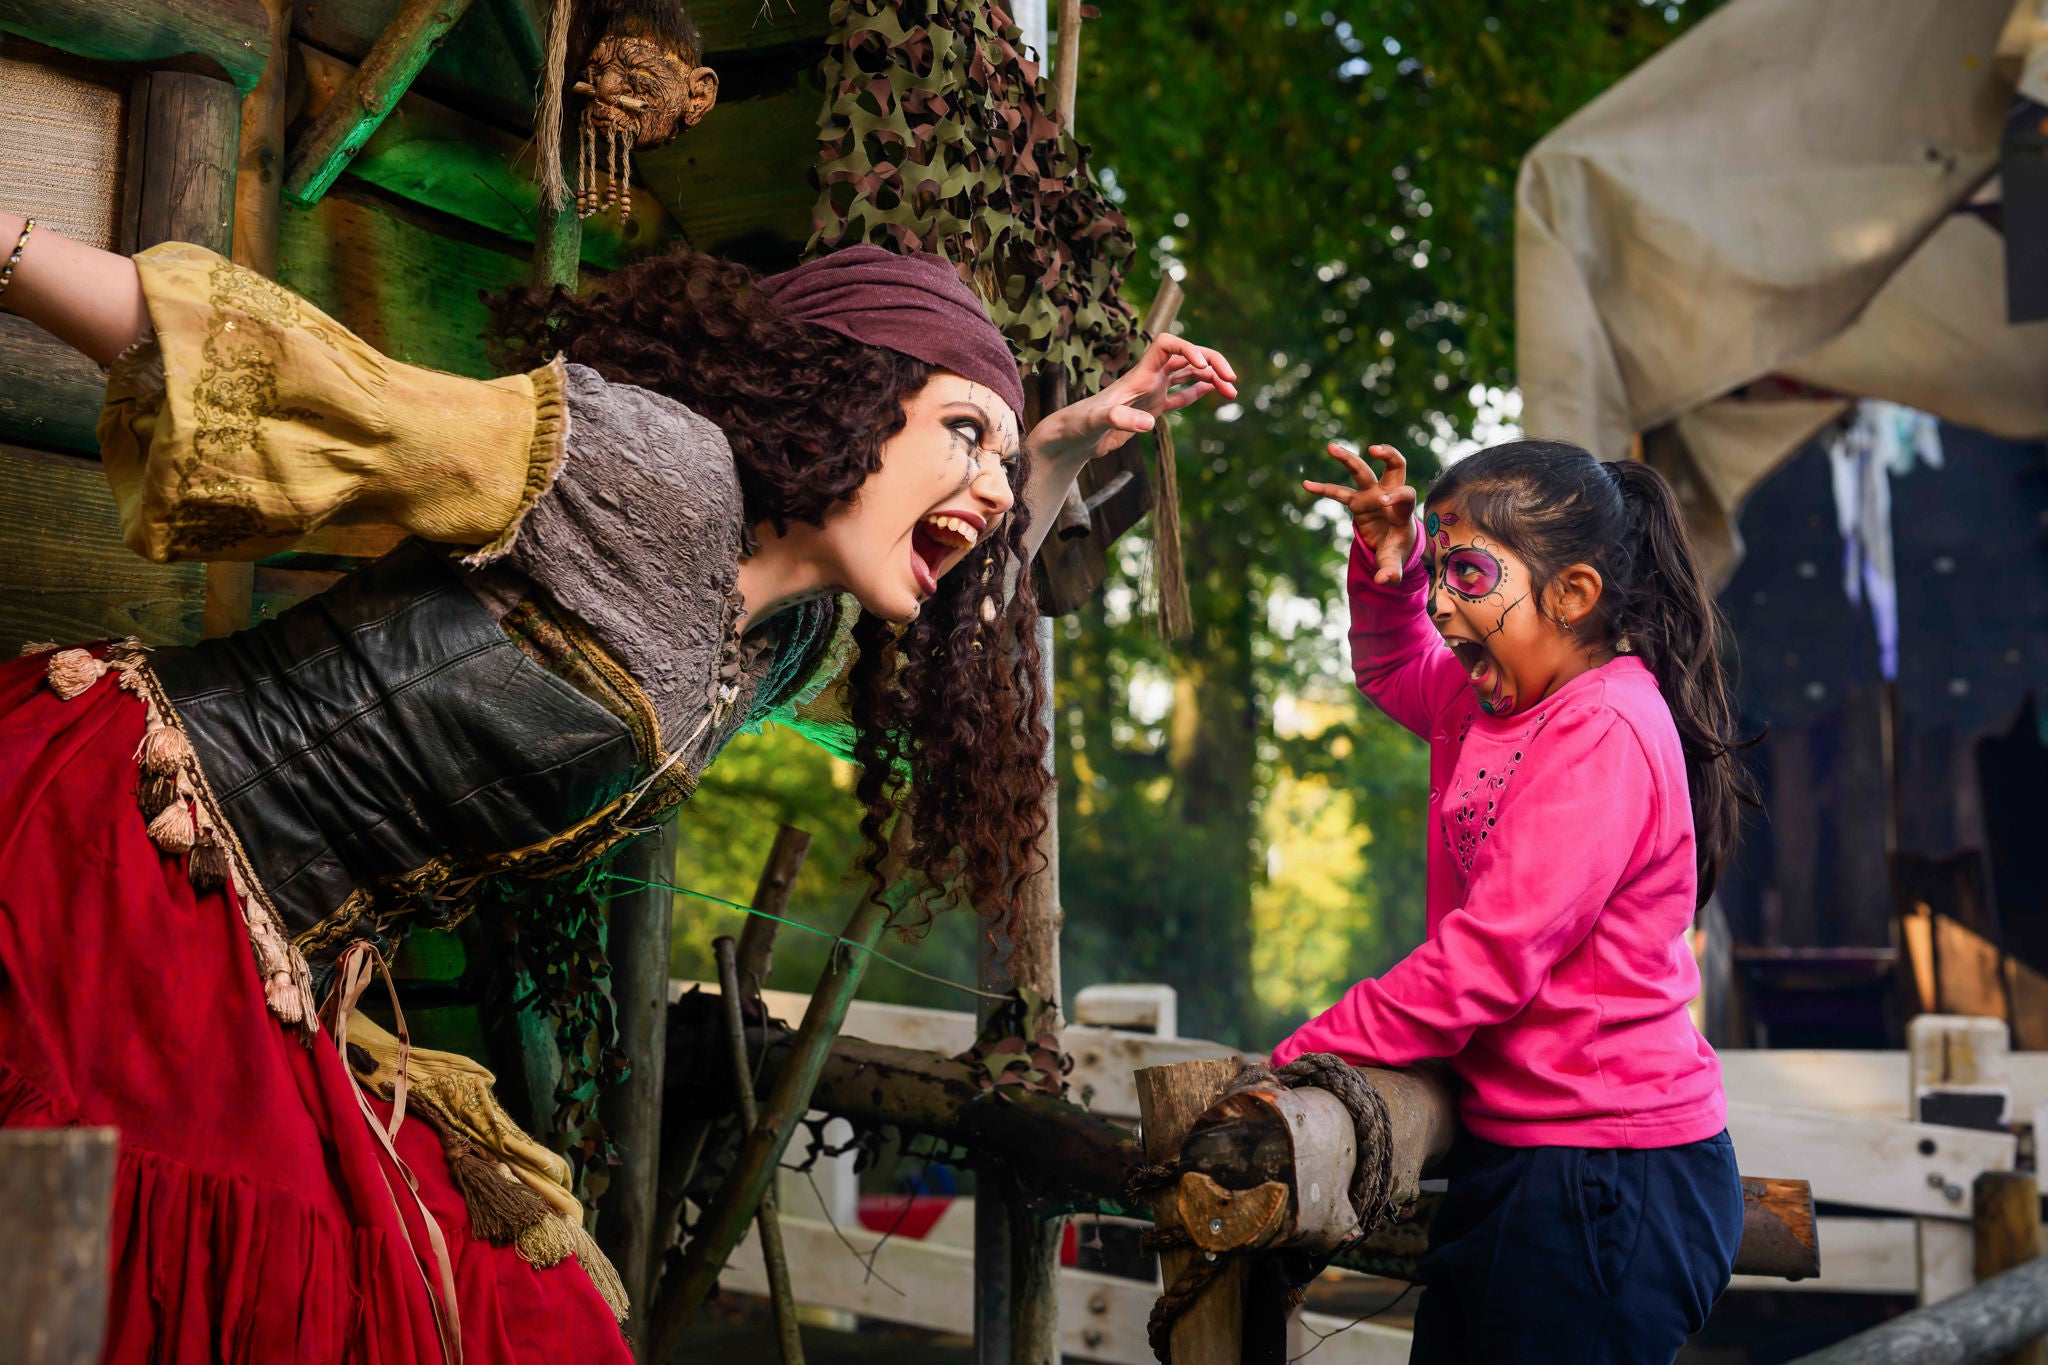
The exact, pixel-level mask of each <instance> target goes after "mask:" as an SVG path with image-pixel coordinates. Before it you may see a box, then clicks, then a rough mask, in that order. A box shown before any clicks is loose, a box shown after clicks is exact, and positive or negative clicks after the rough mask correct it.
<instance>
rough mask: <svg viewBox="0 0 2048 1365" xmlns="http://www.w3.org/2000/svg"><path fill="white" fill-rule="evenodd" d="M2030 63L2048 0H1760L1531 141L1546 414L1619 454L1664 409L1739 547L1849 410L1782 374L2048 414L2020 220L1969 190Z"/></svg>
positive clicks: (1538, 398) (1519, 273) (2043, 56)
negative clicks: (2019, 271) (1760, 394)
mask: <svg viewBox="0 0 2048 1365" xmlns="http://www.w3.org/2000/svg"><path fill="white" fill-rule="evenodd" d="M2016 85H2018V86H2020V87H2021V88H2027V89H2029V90H2037V91H2038V97H2040V98H2044V99H2048V0H2022V3H2021V4H2020V5H2018V6H2017V7H2016V6H2015V5H2014V3H2013V0H1732V3H1730V4H1729V5H1727V6H1726V7H1725V8H1723V9H1721V10H1719V11H1717V12H1716V13H1714V14H1712V15H1710V16H1709V17H1708V18H1706V19H1704V20H1703V21H1701V22H1700V24H1699V25H1698V26H1697V27H1695V28H1694V29H1693V30H1692V31H1691V32H1689V33H1687V34H1686V35H1685V36H1684V37H1683V38H1681V39H1679V40H1678V41H1677V42H1674V43H1673V44H1671V46H1669V47H1668V48H1666V49H1665V50H1664V51H1663V52H1661V53H1659V54H1658V55H1657V56H1656V57H1654V58H1652V59H1651V60H1650V61H1648V62H1646V63H1645V64H1644V65H1643V66H1642V67H1640V68H1638V69H1637V70H1636V71H1634V72H1632V73H1630V75H1629V76H1628V77H1627V78H1626V79H1624V80H1623V81H1621V82H1620V83H1619V84H1618V85H1616V86H1615V87H1614V88H1613V89H1611V90H1609V91H1608V92H1607V93H1606V94H1604V95H1602V96H1601V97H1600V98H1599V99H1597V100H1595V101H1594V102H1593V103H1592V104H1590V105H1588V106H1587V107H1586V108H1584V109H1582V110H1580V111H1579V112H1578V113H1577V114H1575V115H1573V116H1572V117H1571V118H1570V119H1568V120H1566V121H1565V122H1564V123H1563V124H1562V125H1560V126H1559V127H1558V128H1557V129H1556V130H1555V131H1553V132H1552V133H1551V134H1550V135H1549V136H1548V137H1546V138H1544V139H1543V140H1542V142H1540V143H1539V144H1538V145H1537V146H1536V148H1535V150H1534V151H1532V152H1531V153H1530V154H1529V157H1528V159H1527V160H1526V161H1525V162H1524V163H1523V166H1522V170H1521V176H1520V180H1519V182H1518V184H1517V187H1516V197H1517V213H1516V238H1515V269H1516V281H1515V286H1516V298H1515V312H1516V328H1517V353H1518V354H1517V359H1518V362H1519V369H1520V377H1521V386H1522V398H1523V409H1522V426H1523V428H1524V429H1525V430H1526V431H1528V432H1529V433H1530V434H1531V435H1539V436H1561V437H1565V438H1567V439H1570V440H1574V441H1577V442H1579V443H1580V444H1582V445H1585V446H1586V447H1588V448H1589V449H1591V450H1593V451H1594V452H1595V453H1597V454H1599V455H1600V456H1601V457H1603V458H1606V459H1620V458H1623V457H1625V456H1627V455H1628V454H1629V453H1630V451H1631V449H1632V447H1633V446H1634V443H1635V441H1636V438H1637V436H1638V434H1639V433H1650V432H1657V431H1659V429H1660V428H1661V429H1663V431H1662V433H1661V436H1660V437H1659V440H1660V441H1661V447H1662V448H1663V449H1664V450H1666V451H1667V452H1672V458H1675V459H1678V460H1680V461H1681V462H1687V463H1689V465H1690V470H1689V472H1690V473H1691V475H1693V476H1694V478H1693V482H1694V483H1695V484H1696V485H1697V486H1696V487H1695V488H1694V489H1692V490H1691V491H1692V492H1693V495H1694V499H1695V503H1696V504H1698V503H1700V502H1706V503H1710V504H1711V505H1710V506H1698V505H1696V506H1695V521H1696V525H1700V524H1701V523H1704V524H1703V525H1700V529H1703V530H1706V531H1707V532H1708V537H1707V538H1708V539H1709V541H1711V540H1712V539H1713V538H1714V534H1715V532H1716V529H1718V532H1719V535H1720V538H1721V542H1722V543H1721V544H1720V546H1719V547H1718V550H1719V553H1718V554H1714V553H1713V551H1714V550H1715V549H1716V547H1714V546H1713V545H1711V544H1710V545H1709V546H1707V547H1706V548H1708V549H1709V551H1710V554H1712V555H1713V557H1714V558H1716V559H1718V560H1720V561H1721V562H1722V564H1723V565H1724V566H1725V564H1726V563H1727V562H1729V560H1730V559H1732V551H1733V545H1732V543H1731V540H1730V533H1729V532H1728V529H1727V519H1726V514H1727V513H1729V512H1732V510H1733V509H1734V507H1735V506H1736V505H1737V504H1738V503H1739V502H1740V500H1741V499H1742V497H1743V496H1744V495H1745V494H1746V493H1747V492H1748V491H1749V490H1750V489H1751V488H1752V487H1754V486H1755V485H1756V484H1757V482H1758V481H1760V480H1761V479H1762V478H1763V477H1764V476H1765V475H1766V474H1768V473H1769V472H1770V471H1771V470H1772V469H1773V468H1775V467H1776V465H1777V464H1778V463H1779V462H1780V461H1781V460H1783V459H1784V458H1785V457H1787V456H1788V455H1790V454H1792V453H1793V452H1795V451H1796V450H1798V449H1799V447H1800V446H1801V445H1803V444H1804V443H1805V442H1806V441H1807V440H1808V439H1809V438H1811V437H1812V436H1813V435H1814V434H1815V433H1816V432H1817V431H1818V430H1819V429H1821V428H1822V427H1824V426H1825V425H1826V424H1827V423H1828V422H1829V421H1831V420H1833V419H1834V418H1835V417H1836V416H1837V415H1839V414H1840V413H1841V411H1842V410H1843V406H1844V404H1843V403H1842V402H1841V401H1839V400H1830V399H1828V398H1826V397H1808V396H1800V395H1799V394H1798V393H1797V392H1796V391H1795V392H1794V393H1793V395H1792V396H1783V394H1782V392H1781V393H1780V395H1779V396H1776V397H1773V398H1770V399H1768V400H1766V401H1755V400H1753V399H1752V398H1748V397H1742V396H1736V395H1737V392H1738V391H1739V390H1742V389H1743V388H1744V387H1745V386H1747V385H1750V384H1752V383H1753V382H1754V381H1756V380H1759V379H1762V378H1765V377H1767V376H1777V377H1780V378H1783V379H1790V380H1794V381H1798V382H1799V383H1800V384H1804V385H1809V386H1812V388H1814V389H1818V390H1823V391H1825V392H1826V393H1827V394H1840V395H1847V396H1852V397H1871V398H1883V399H1889V400H1892V401H1894V402H1899V403H1905V404H1909V405H1911V406H1913V407H1916V408H1920V409H1922V410H1924V411H1927V412H1931V413H1934V414H1936V415H1938V416H1941V417H1944V418H1947V419H1949V420H1951V421H1956V422H1961V423H1966V424H1968V425H1970V426H1974V427H1978V428H1981V429H1983V430H1986V431H1989V432H1993V433H1996V434H1999V435H2004V436H2011V437H2018V438H2037V437H2042V436H2048V323H2032V324H2026V325H2022V326H2012V325H2009V324H2008V323H2007V322H2006V320H2005V318H2006V307H2005V275H2004V269H2005V267H2004V252H2005V244H2004V242H2003V240H2002V239H2001V237H2000V235H1999V233H1998V231H1997V230H1996V229H1994V228H1992V227H1991V226H1989V225H1988V224H1986V223H1985V222H1984V221H1982V220H1981V219H1980V218H1979V217H1977V216H1976V215H1975V214H1972V213H1969V212H1959V211H1958V210H1959V209H1961V208H1962V206H1963V205H1964V204H1965V202H1966V201H1968V200H1969V199H1970V198H1971V196H1972V195H1973V194H1975V193H1977V192H1978V191H1979V190H1980V189H1982V188H1983V187H1984V186H1985V183H1986V181H1987V180H1989V179H1990V178H1991V177H1992V175H1993V174H1994V172H1995V170H1996V167H1997V162H1998V143H1999V137H2000V134H2001V132H2002V131H2003V128H2004V125H2005V121H2006V116H2007V112H2008V110H2009V109H2010V107H2011V104H2012V97H2013V92H2014V89H2015V86H2016ZM2036 249H2040V250H2048V243H2040V244H2037V245H2036ZM1673 436H1675V437H1676V438H1677V439H1676V440H1675V441H1673V440H1672V437H1673ZM1702 514H1705V515H1704V516H1703V515H1702ZM1717 522H1718V523H1719V524H1718V528H1717V527H1716V523H1717Z"/></svg>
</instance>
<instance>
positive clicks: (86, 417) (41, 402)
mask: <svg viewBox="0 0 2048 1365" xmlns="http://www.w3.org/2000/svg"><path fill="white" fill-rule="evenodd" d="M106 388H107V381H106V379H105V378H104V377H103V376H102V375H101V374H100V369H99V366H97V365H95V364H93V363H92V362H91V361H90V360H87V359H86V358H85V357H84V356H83V355H80V354H79V353H78V352H77V351H74V350H72V349H71V348H70V347H69V346H66V345H65V344H64V343H63V342H61V341H59V340H57V339H56V338H55V337H53V336H51V335H50V334H49V333H48V332H45V331H43V330H42V329H41V328H39V327H36V326H34V325H33V324H31V323H27V322H24V321H22V320H21V319H20V318H18V317H15V316H14V315H13V314H11V313H0V441H13V442H16V443H18V444H21V445H27V446H36V447H40V448H42V449H45V450H70V451H76V452H78V453H79V454H81V455H91V456H93V457H95V458H97V457H98V455H99V451H100V443H99V438H98V437H97V436H95V435H94V434H93V426H94V424H95V423H97V422H98V421H99V417H100V403H101V400H102V399H104V398H105V397H106Z"/></svg>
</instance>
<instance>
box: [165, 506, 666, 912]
mask: <svg viewBox="0 0 2048 1365" xmlns="http://www.w3.org/2000/svg"><path fill="white" fill-rule="evenodd" d="M150 663H151V665H152V667H153V669H154V671H155V673H156V675H157V677H158V679H159V681H160V682H161V684H162V686H163V688H164V691H165V692H166V694H167V695H168V697H169V699H170V700H171V702H172V704H173V705H174V706H175V707H176V708H177V711H178V714H179V716H180V717H181V718H182V719H183V721H184V724H185V729H186V730H187V732H188V733H189V734H190V735H191V738H192V743H193V747H194V748H195V749H196V751H197V753H198V757H199V763H200V767H201V769H202V770H203V771H204V773H205V775H206V779H207V782H208V784H209V785H210V786H211V787H212V788H213V792H214V795H215V797H216V798H217V800H218V801H219V803H220V806H221V808H222V810H223V812H224V814H225V815H226V816H227V819H228V821H229V823H230V824H231V825H232V826H233V827H234V830H235V833H236V834H237V836H239V838H240V840H241V843H242V845H243V847H244V849H245V851H246V852H247V854H248V856H249V859H250V861H251V863H252V864H253V871H254V872H255V873H256V875H257V877H258V878H259V879H260V880H261V882H262V884H263V886H264V888H265V889H266V890H267V891H268V892H269V894H270V897H271V899H272V900H273V901H274V902H275V903H276V906H277V909H278V912H279V913H280V914H281V915H282V916H283V918H284V921H285V925H286V928H287V931H288V932H289V933H290V934H291V935H292V937H293V938H294V939H298V938H300V936H301V935H304V934H305V933H306V931H308V930H309V929H312V928H313V927H314V926H315V925H319V924H322V922H323V921H327V920H329V918H330V917H331V916H333V915H334V912H336V911H337V910H338V909H340V908H341V907H342V906H343V905H344V903H345V902H349V901H350V895H351V893H352V892H354V891H356V890H357V889H358V888H363V889H365V890H366V891H371V890H374V889H375V888H377V887H378V886H379V885H380V884H383V885H388V884H391V883H393V882H394V881H396V880H397V879H400V878H403V877H405V876H406V875H407V874H412V873H416V872H417V871H419V870H420V869H422V868H425V867H428V866H429V865H437V866H440V867H443V868H446V867H449V866H455V867H460V866H464V865H474V864H476V863H478V862H479V861H480V860H483V859H487V858H489V857H491V856H492V855H496V854H501V853H504V852H506V851H507V850H511V849H520V848H525V847H527V846H529V845H532V844H535V843H537V842H540V841H543V840H546V839H548V838H549V837H550V836H552V835H555V834H557V833H559V832H560V831H563V830H565V829H568V828H569V827H571V826H572V825H575V824H576V823H577V822H578V821H579V820H582V819H583V818H584V817H586V816H588V815H590V814H591V813H592V812H593V811H595V810H597V809H598V808H600V807H601V806H603V805H604V804H605V803H606V802H607V801H610V800H611V799H612V798H614V797H616V796H617V795H618V794H619V793H620V792H621V791H622V790H624V789H625V788H626V787H627V786H628V785H630V783H631V781H632V778H633V775H634V772H635V769H636V767H637V765H638V764H639V762H640V759H641V754H640V751H639V746H638V745H637V744H636V742H635V740H634V736H633V733H632V729H631V727H629V726H628V725H627V724H626V722H625V721H623V720H622V719H620V718H619V716H617V715H615V714H613V712H612V711H610V710H608V709H606V708H605V707H604V706H602V705H600V704H599V703H598V702H597V701H595V700H593V699H592V698H590V697H588V696H586V695H585V694H584V693H582V692H579V691H578V690H576V689H575V688H574V687H572V686H570V685H569V684H568V683H567V682H565V681H563V680H562V679H561V678H558V677H556V676H555V675H554V674H552V673H550V672H549V671H548V670H547V669H546V668H544V667H543V666H542V665H541V664H539V663H537V662H535V660H534V659H532V658H529V657H528V655H527V654H526V653H525V652H524V651H523V650H521V649H520V647H519V646H518V645H517V644H515V643H514V642H513V640H512V639H511V638H510V637H509V636H508V635H507V634H506V632H505V630H504V629H503V628H502V627H501V626H500V625H499V624H498V622H497V621H495V620H493V619H492V617H491V614H490V613H489V612H488V611H487V610H485V608H484V607H483V605H482V604H481V603H480V602H479V601H478V600H477V599H476V596H475V595H474V594H473V593H472V592H471V591H470V590H469V588H468V587H467V586H466V585H465V584H464V583H463V582H462V580H461V579H460V578H459V577H458V576H457V574H456V572H455V570H454V568H453V567H452V566H451V565H450V564H449V563H448V562H447V560H446V558H445V557H444V556H443V554H442V553H441V552H439V551H437V550H435V549H434V548H432V547H431V546H428V545H425V544H423V543H420V542H408V543H407V544H405V545H402V546H400V547H399V548H398V549H396V550H394V551H392V552H391V553H390V554H388V555H386V556H385V557H384V558H382V559H380V560H378V561H377V562H376V563H374V564H371V565H369V566H367V567H365V568H363V569H360V570H358V571H356V572H355V573H353V574H350V575H349V576H348V577H347V578H344V579H343V580H342V581H341V582H339V583H337V584H336V585H335V586H334V587H333V588H331V589H329V590H328V591H326V592H324V593H322V594H321V595H319V596H318V597H314V598H312V599H310V600H308V601H306V602H302V603H300V604H299V605H298V606H295V607H293V608H292V609H291V610H289V611H287V612H285V613H283V614H282V615H280V616H279V617H277V618H276V619H275V620H273V621H269V622H266V623H264V624H262V625H259V626H256V627H255V628H253V629H251V630H246V631H242V632H240V633H238V634H235V635H232V636H229V637H228V638H226V639H223V640H208V641H205V642H204V643H201V644H198V645H194V646H192V647H190V648H175V649H161V650H157V651H156V652H155V653H153V654H152V655H151V657H150ZM362 900H363V898H362V897H357V898H356V902H355V903H356V904H358V905H360V904H361V902H362ZM302 946H305V947H307V948H309V949H312V950H314V951H317V949H318V948H319V947H321V946H326V945H322V944H310V943H307V944H302Z"/></svg>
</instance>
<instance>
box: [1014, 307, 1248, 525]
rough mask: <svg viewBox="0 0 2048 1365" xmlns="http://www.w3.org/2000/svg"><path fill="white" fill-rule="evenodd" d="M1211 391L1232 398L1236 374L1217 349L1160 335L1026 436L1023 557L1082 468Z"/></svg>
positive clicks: (1056, 509)
mask: <svg viewBox="0 0 2048 1365" xmlns="http://www.w3.org/2000/svg"><path fill="white" fill-rule="evenodd" d="M1208 393H1217V394H1221V395H1222V396H1223V397H1225V398H1235V397H1237V372H1236V371H1234V370H1232V369H1231V368H1230V362H1229V361H1228V360H1225V359H1224V358H1223V356H1222V354H1221V353H1220V352H1217V351H1211V350H1208V349H1206V348H1205V347H1201V346H1196V345H1194V344H1193V343H1191V342H1188V341H1184V340H1182V339H1181V338H1180V337H1177V336H1172V335H1167V336H1161V337H1156V338H1154V339H1153V342H1152V344H1151V345H1150V346H1149V347H1147V348H1146V350H1145V354H1144V356H1143V357H1141V358H1140V359H1139V361H1138V363H1137V364H1135V365H1133V366H1132V367H1131V368H1130V369H1129V370H1128V371H1127V372H1125V374H1124V375H1123V376H1122V377H1121V378H1119V379H1117V380H1116V382H1114V383H1112V384H1110V385H1109V386H1108V387H1106V388H1105V389H1103V390H1102V392H1100V393H1098V394H1096V395H1094V396H1093V397H1092V398H1084V399H1082V400H1081V401H1080V402H1078V403H1072V404H1069V405H1068V406H1066V407H1064V408H1061V409H1060V410H1059V411H1058V412H1055V413H1053V414H1052V415H1051V416H1049V417H1047V418H1046V419H1045V420H1044V421H1042V422H1040V423H1039V424H1038V425H1037V426H1035V427H1033V428H1032V429H1031V434H1030V435H1029V436H1026V437H1025V438H1024V444H1025V445H1026V446H1027V447H1029V448H1030V451H1031V479H1030V481H1029V482H1028V483H1027V484H1025V486H1024V505H1025V507H1027V508H1029V509H1030V511H1031V525H1030V528H1029V529H1028V530H1027V531H1026V532H1025V540H1026V542H1027V543H1026V545H1025V547H1024V552H1025V554H1027V555H1035V554H1037V553H1038V547H1039V545H1040V544H1042V543H1043V542H1044V540H1045V536H1046V532H1048V531H1050V530H1051V529H1052V524H1053V522H1054V520H1055V519H1057V518H1058V516H1059V513H1060V504H1061V503H1063V502H1065V501H1066V497H1067V490H1068V489H1069V488H1071V487H1073V485H1074V480H1075V479H1076V478H1077V477H1079V475H1080V473H1081V467H1082V466H1083V465H1085V464H1087V463H1088V462H1089V461H1090V460H1092V459H1094V458H1095V457H1096V456H1098V455H1107V454H1108V453H1109V452H1110V451H1112V450H1115V449H1116V448H1117V447H1118V446H1121V445H1122V444H1123V443H1124V442H1125V441H1128V440H1130V439H1131V437H1132V436H1133V435H1135V434H1136V433H1138V432H1141V431H1150V430H1152V428H1153V426H1154V425H1155V424H1156V423H1157V421H1158V419H1159V417H1160V416H1161V415H1163V414H1165V413H1170V412H1177V411H1179V410H1180V409H1182V408H1184V407H1186V406H1187V405H1188V404H1190V403H1192V402H1194V401H1195V400H1196V399H1198V398H1201V397H1202V396H1203V395H1204V394H1208Z"/></svg>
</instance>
